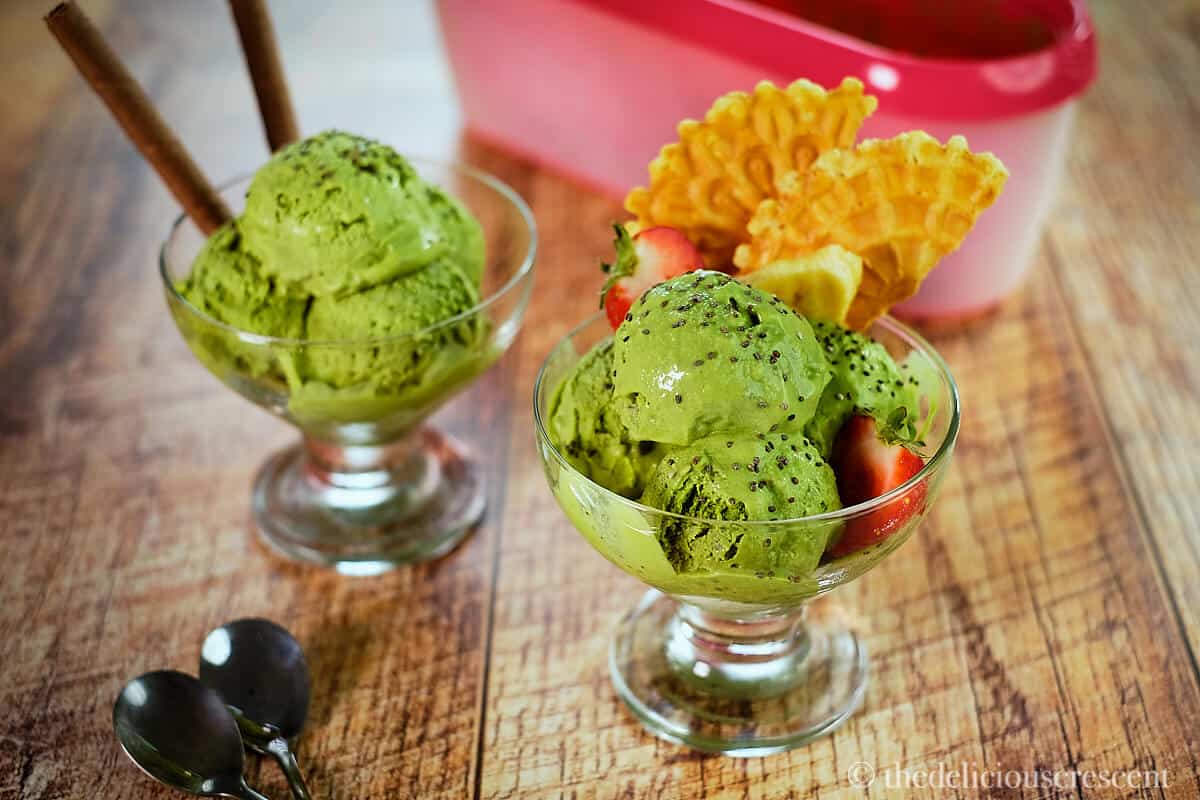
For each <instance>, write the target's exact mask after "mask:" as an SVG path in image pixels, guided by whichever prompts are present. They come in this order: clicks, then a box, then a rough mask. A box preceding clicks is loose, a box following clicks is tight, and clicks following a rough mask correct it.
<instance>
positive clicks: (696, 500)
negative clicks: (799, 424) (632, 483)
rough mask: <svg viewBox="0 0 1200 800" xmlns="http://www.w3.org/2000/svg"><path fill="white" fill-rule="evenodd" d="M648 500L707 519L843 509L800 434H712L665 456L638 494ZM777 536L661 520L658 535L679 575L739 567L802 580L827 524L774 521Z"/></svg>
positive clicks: (826, 470) (820, 548)
mask: <svg viewBox="0 0 1200 800" xmlns="http://www.w3.org/2000/svg"><path fill="white" fill-rule="evenodd" d="M642 503H644V504H645V505H649V506H653V507H655V508H660V509H662V510H664V511H670V512H673V513H676V514H682V515H686V516H689V517H700V518H704V519H711V520H729V521H747V520H779V519H790V518H795V517H803V516H809V515H812V514H820V513H823V512H825V511H833V510H836V509H838V508H841V501H840V500H839V499H838V492H837V480H836V478H835V477H834V474H833V470H832V469H831V468H830V466H829V464H828V463H827V462H826V461H825V460H824V458H823V457H822V456H821V454H820V453H819V452H818V450H817V449H816V447H814V446H813V444H812V443H811V442H809V441H808V440H807V439H805V438H804V437H803V436H800V435H789V434H786V433H771V434H762V435H761V436H750V437H746V436H741V437H739V436H732V435H728V434H717V435H714V436H709V437H706V438H703V439H700V440H698V441H696V442H694V443H693V444H692V445H691V446H690V447H684V448H680V449H678V450H674V451H672V452H671V453H669V454H667V455H666V457H664V458H663V460H662V461H661V463H659V465H658V468H657V469H656V470H655V472H654V474H653V475H652V476H651V478H650V481H649V482H648V484H647V486H646V491H645V493H644V494H643V496H642ZM779 527H780V529H779V532H778V534H777V535H769V534H768V535H762V534H761V532H755V533H752V534H748V533H747V531H745V530H744V529H741V528H739V526H736V525H717V526H713V525H706V524H704V523H703V522H699V521H695V520H664V521H663V522H662V523H661V524H660V527H659V531H658V538H659V544H660V546H661V547H662V550H663V553H664V554H665V555H666V557H667V560H668V561H670V563H671V565H672V567H673V568H674V569H675V571H676V573H679V574H691V573H711V572H721V571H728V570H741V571H744V572H746V573H750V574H757V573H764V574H766V575H768V576H770V577H776V576H779V577H791V576H795V579H796V580H801V579H804V578H807V577H808V575H809V573H810V572H811V571H812V570H813V569H814V568H815V567H816V566H817V563H818V562H819V561H820V558H821V553H822V552H824V550H825V545H826V544H827V543H828V540H829V535H830V532H831V530H832V528H831V527H830V526H829V525H827V524H814V525H811V526H803V525H799V524H798V525H794V526H779Z"/></svg>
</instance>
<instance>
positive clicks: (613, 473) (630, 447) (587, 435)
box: [549, 339, 666, 497]
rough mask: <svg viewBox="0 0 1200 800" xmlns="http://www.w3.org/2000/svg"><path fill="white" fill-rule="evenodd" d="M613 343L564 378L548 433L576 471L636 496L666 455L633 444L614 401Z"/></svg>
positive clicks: (648, 445) (657, 447) (661, 449)
mask: <svg viewBox="0 0 1200 800" xmlns="http://www.w3.org/2000/svg"><path fill="white" fill-rule="evenodd" d="M612 364H613V344H612V340H611V339H606V340H605V341H603V342H601V343H600V344H598V345H596V346H595V347H593V348H592V349H591V350H590V351H588V353H587V354H586V355H584V357H583V358H581V359H580V360H579V363H578V364H576V365H575V367H574V369H573V370H572V371H571V372H570V373H568V374H567V376H566V377H565V378H563V380H562V382H561V383H560V384H559V386H558V388H557V390H556V391H555V394H554V397H553V398H552V400H551V401H550V416H549V432H550V438H551V440H552V441H553V442H554V444H555V446H557V447H558V448H559V450H560V451H561V452H562V454H563V455H564V456H565V457H566V459H567V460H568V461H570V462H571V466H573V467H575V469H577V470H579V471H580V472H581V473H583V474H584V475H586V476H587V477H588V478H591V479H592V480H594V481H595V482H596V483H598V484H600V485H601V486H603V487H604V488H606V489H609V490H611V491H614V492H616V493H617V494H620V495H624V496H625V497H637V496H638V495H639V494H641V491H642V487H643V486H644V484H645V482H646V478H647V477H648V476H649V474H650V473H651V472H652V471H653V470H654V467H655V465H657V464H658V462H659V460H660V459H661V458H662V454H663V452H664V451H665V450H666V446H665V445H660V444H656V443H655V442H649V441H643V442H639V441H637V440H635V439H633V438H632V437H631V436H630V434H629V431H628V430H627V429H626V428H625V425H624V423H622V422H621V418H620V415H619V414H618V413H617V409H616V404H615V399H614V396H613V383H612Z"/></svg>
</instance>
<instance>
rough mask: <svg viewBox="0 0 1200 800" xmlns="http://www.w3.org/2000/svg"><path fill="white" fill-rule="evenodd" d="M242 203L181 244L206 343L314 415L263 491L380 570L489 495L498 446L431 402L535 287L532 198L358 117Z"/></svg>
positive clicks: (256, 390) (352, 566)
mask: <svg viewBox="0 0 1200 800" xmlns="http://www.w3.org/2000/svg"><path fill="white" fill-rule="evenodd" d="M222 194H223V196H224V197H225V199H226V200H227V201H228V203H229V204H230V206H231V207H232V208H234V209H235V212H236V216H235V218H234V219H233V220H231V221H230V222H228V223H226V224H225V225H224V226H222V227H221V228H220V229H219V230H217V231H216V232H215V233H213V234H212V235H211V236H210V237H207V238H205V237H204V236H203V235H202V234H201V233H200V232H199V231H198V230H197V229H196V228H195V226H194V225H193V224H192V223H191V222H190V221H189V220H187V219H186V218H184V217H180V218H179V219H178V220H177V221H176V223H175V224H174V226H173V227H172V229H171V232H170V234H169V236H168V237H167V241H166V242H165V244H164V245H163V248H162V253H161V259H160V266H161V272H162V277H163V282H164V289H165V292H166V297H167V302H168V305H169V306H170V309H171V313H172V316H173V317H174V319H175V322H176V324H177V325H178V327H179V330H180V331H181V332H182V334H183V336H184V338H185V339H186V341H187V343H188V345H189V346H190V348H191V350H192V352H193V353H194V354H195V355H196V357H197V358H198V359H199V360H200V361H201V362H202V363H203V364H204V365H205V366H206V367H207V368H208V369H209V370H211V371H212V372H213V374H215V375H216V376H217V377H218V378H220V379H221V380H222V381H223V382H224V383H225V384H226V385H228V386H230V387H231V388H233V389H235V390H236V391H238V392H239V393H240V394H242V395H243V396H244V397H246V398H247V399H249V400H251V401H252V402H254V403H256V404H257V405H259V406H262V407H263V408H265V409H267V410H268V411H270V412H271V413H273V414H275V415H277V416H279V417H281V418H283V419H285V420H287V421H288V422H290V423H292V424H293V425H295V426H296V427H297V428H299V429H300V431H301V433H302V435H303V438H302V441H301V442H300V443H299V444H297V445H295V446H293V447H290V448H288V449H286V450H284V451H283V452H280V453H277V454H275V455H274V456H273V457H271V459H270V460H269V461H268V462H267V463H266V464H265V465H264V466H263V468H262V469H261V470H260V472H259V474H258V477H257V478H256V480H255V485H254V490H253V508H254V516H255V520H256V523H257V527H258V530H259V533H260V534H261V535H262V537H263V539H264V540H265V541H266V542H267V543H268V544H270V545H271V546H272V547H273V548H275V549H276V550H277V551H279V552H281V553H282V554H284V555H286V556H288V557H290V558H294V559H299V560H304V561H310V562H316V563H321V564H328V565H333V566H336V567H337V568H338V569H339V570H340V571H342V572H346V573H351V574H370V573H374V572H379V571H382V570H385V569H388V568H390V567H392V566H395V565H397V564H402V563H406V562H412V561H419V560H424V559H428V558H433V557H436V556H438V555H440V554H442V553H445V552H447V551H448V550H449V549H451V548H452V547H453V546H454V545H455V544H456V543H457V542H459V541H460V540H461V539H462V538H463V536H465V535H466V534H467V533H468V532H469V531H470V529H471V528H472V526H473V525H474V524H475V523H476V522H477V521H478V520H479V518H480V517H481V515H482V513H483V508H484V492H483V485H482V477H481V474H480V470H479V467H478V465H477V464H476V463H475V462H474V461H473V460H472V459H471V458H470V456H469V454H468V452H467V450H466V449H465V447H464V446H463V445H461V444H460V443H458V442H456V441H454V440H453V439H452V438H451V437H449V436H447V435H445V434H443V433H441V432H439V431H437V430H435V429H433V428H431V427H429V426H426V425H424V424H423V423H424V421H425V419H426V418H427V417H428V416H429V415H430V414H431V413H433V412H434V411H436V410H437V409H438V408H439V407H440V406H441V405H442V404H443V403H445V402H446V401H447V400H448V399H449V398H450V397H452V396H453V395H454V394H456V393H457V392H458V391H460V390H461V389H463V388H464V387H466V386H467V385H468V384H469V383H470V382H471V381H472V380H473V379H474V378H476V377H477V376H479V375H480V374H481V373H482V372H483V371H484V370H486V369H487V368H488V367H489V366H490V365H491V364H492V363H493V362H494V361H495V360H496V359H497V358H498V357H499V356H500V355H501V354H502V353H503V352H504V351H505V350H506V349H507V348H508V346H509V345H510V344H511V342H512V340H513V338H514V337H515V336H516V333H517V331H518V329H519V327H520V323H521V319H522V316H523V314H524V311H525V307H526V305H527V303H528V299H529V292H530V289H531V286H532V274H533V261H534V252H535V248H536V235H535V231H534V224H533V218H532V215H531V214H530V212H529V209H528V207H527V206H526V205H525V203H524V202H523V201H522V200H521V198H520V197H519V196H517V194H516V193H515V192H513V191H512V190H511V189H510V188H508V187H507V186H505V185H504V184H503V183H501V182H500V181H498V180H496V179H495V178H493V177H491V176H488V175H486V174H484V173H481V172H479V171H477V170H474V169H472V168H470V167H467V166H463V165H457V164H441V163H435V162H427V161H421V160H417V159H412V160H409V159H406V158H404V157H403V156H401V155H400V154H398V153H397V152H396V151H395V150H393V149H392V148H390V147H387V146H386V145H383V144H380V143H378V142H374V141H371V140H369V139H365V138H362V137H359V136H355V135H352V134H348V133H343V132H340V131H328V132H325V133H321V134H318V135H316V136H313V137H311V138H309V139H305V140H303V141H300V142H296V143H294V144H291V145H289V146H287V147H285V148H283V149H282V150H280V151H279V152H278V153H276V154H275V155H274V156H273V157H272V158H271V159H270V161H268V162H267V163H266V164H265V165H264V166H263V167H262V168H261V169H259V170H258V172H257V173H256V174H255V175H254V176H253V177H251V178H249V179H242V180H236V181H233V182H231V183H229V184H228V185H227V186H225V187H224V189H223V190H222Z"/></svg>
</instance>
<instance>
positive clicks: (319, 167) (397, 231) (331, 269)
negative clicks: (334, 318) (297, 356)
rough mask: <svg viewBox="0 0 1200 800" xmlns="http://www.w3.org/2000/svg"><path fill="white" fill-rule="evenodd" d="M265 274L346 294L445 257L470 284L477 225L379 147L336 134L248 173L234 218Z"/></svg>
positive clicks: (312, 289) (477, 265)
mask: <svg viewBox="0 0 1200 800" xmlns="http://www.w3.org/2000/svg"><path fill="white" fill-rule="evenodd" d="M241 228H242V231H243V234H244V236H245V240H246V248H247V249H248V250H249V251H250V252H251V253H253V254H254V255H255V256H257V257H258V259H259V261H260V262H261V263H262V268H263V271H264V273H265V274H267V275H269V276H273V277H275V278H277V279H278V280H279V281H280V282H281V283H282V284H283V285H284V286H286V287H287V288H288V289H289V291H292V292H293V293H297V294H301V295H303V294H311V295H315V296H318V297H321V296H326V295H345V294H349V293H352V292H356V291H359V290H362V289H365V288H370V287H372V286H378V285H379V284H382V283H386V282H388V281H391V280H394V279H395V278H398V277H400V276H402V275H405V274H407V273H410V272H414V271H416V270H419V269H421V268H422V267H425V266H427V265H430V264H433V263H435V262H437V261H442V260H445V261H450V262H452V263H454V264H456V265H457V266H458V267H459V268H460V269H461V270H462V271H463V273H464V274H466V275H468V276H469V277H470V278H471V279H472V280H473V281H474V282H475V283H476V284H478V282H479V277H480V273H481V271H482V265H483V236H482V233H481V231H480V228H479V223H478V222H476V221H475V219H474V218H472V217H471V216H470V215H469V214H467V213H466V212H465V211H463V209H462V208H461V207H460V206H459V205H458V204H457V203H456V202H454V201H453V200H452V199H450V198H449V197H447V196H446V195H445V193H443V192H442V191H441V190H440V189H438V188H437V187H434V186H431V185H429V184H427V183H426V182H425V181H423V180H421V178H420V176H419V175H417V172H416V170H415V169H413V167H412V165H410V164H409V163H408V162H407V161H406V160H405V159H404V158H403V157H402V156H401V155H400V154H399V153H397V152H396V151H395V150H393V149H392V148H390V147H387V146H386V145H383V144H380V143H378V142H374V141H371V140H369V139H365V138H363V137H360V136H354V135H352V134H348V133H342V132H340V131H326V132H325V133H321V134H318V135H316V136H313V137H310V138H308V139H304V140H302V141H300V142H296V143H294V144H291V145H289V146H287V147H285V148H283V149H282V150H280V151H279V152H278V153H276V154H275V156H273V157H272V158H271V160H270V161H268V162H267V163H266V165H264V166H263V167H262V168H261V169H260V170H259V171H258V172H257V173H256V174H255V176H254V180H253V181H252V182H251V184H250V189H249V191H248V192H247V194H246V210H245V212H244V214H243V217H242V221H241Z"/></svg>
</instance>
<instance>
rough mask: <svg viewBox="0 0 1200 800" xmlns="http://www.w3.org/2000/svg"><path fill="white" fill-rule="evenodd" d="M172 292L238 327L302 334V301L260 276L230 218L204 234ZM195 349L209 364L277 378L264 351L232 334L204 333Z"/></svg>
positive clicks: (272, 333) (275, 367)
mask: <svg viewBox="0 0 1200 800" xmlns="http://www.w3.org/2000/svg"><path fill="white" fill-rule="evenodd" d="M178 290H179V293H180V294H181V295H182V296H183V298H184V299H185V300H187V301H188V302H189V303H191V304H192V305H193V306H195V307H196V308H198V309H200V310H201V311H203V312H204V313H206V314H208V315H209V316H210V317H212V318H213V319H216V320H218V321H220V322H224V323H225V324H226V325H231V326H233V327H234V328H237V329H238V330H241V331H250V332H252V333H258V334H262V335H264V336H276V337H282V338H295V337H300V336H303V335H304V313H305V306H306V303H305V301H304V300H302V299H299V298H296V297H293V296H291V295H288V294H287V293H285V292H283V291H281V290H280V288H279V286H278V284H277V283H276V282H275V280H273V279H272V278H269V277H267V276H265V275H263V273H262V270H261V265H260V264H259V262H258V259H256V258H254V256H252V255H250V254H249V253H247V252H246V251H245V248H244V247H243V246H242V236H241V232H240V230H239V227H238V223H237V221H236V220H235V221H232V222H227V223H226V224H225V225H223V226H221V228H220V229H218V230H217V232H216V233H214V234H213V235H212V236H210V237H209V239H208V241H207V242H205V244H204V247H202V248H201V250H200V253H199V254H198V255H197V256H196V259H195V261H194V262H193V264H192V271H191V273H190V274H189V275H188V277H187V279H186V280H184V281H183V282H182V283H181V284H180V285H179V287H178ZM201 349H202V352H204V353H205V354H207V355H209V356H210V358H209V362H210V363H209V366H210V368H214V369H223V368H224V366H225V365H229V366H231V367H233V368H234V369H240V370H242V371H247V372H249V373H251V374H252V375H254V376H263V375H267V374H270V373H276V374H277V376H278V377H279V378H280V379H282V373H279V371H278V365H277V364H276V359H275V358H274V356H273V354H272V353H271V352H270V351H269V350H268V349H266V348H264V347H258V346H252V345H251V346H247V345H246V344H245V343H244V342H242V341H240V340H239V339H238V338H237V335H236V334H234V333H233V332H228V333H226V332H224V331H217V330H208V331H206V336H205V344H204V345H203V347H202V348H201Z"/></svg>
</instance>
